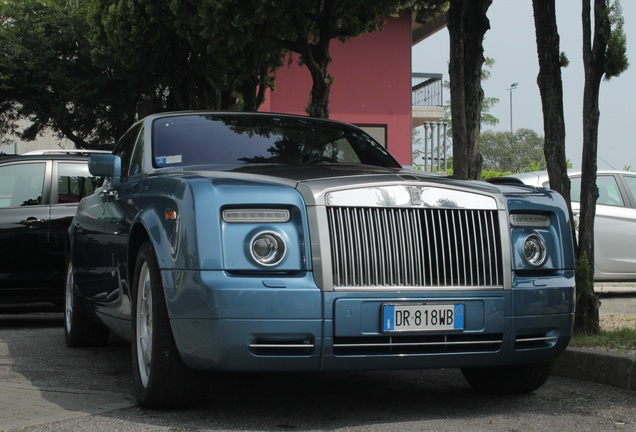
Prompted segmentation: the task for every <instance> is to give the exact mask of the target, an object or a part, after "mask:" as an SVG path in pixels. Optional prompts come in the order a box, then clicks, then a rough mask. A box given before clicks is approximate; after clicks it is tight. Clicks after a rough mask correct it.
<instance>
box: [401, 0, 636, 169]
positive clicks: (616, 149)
mask: <svg viewBox="0 0 636 432" xmlns="http://www.w3.org/2000/svg"><path fill="white" fill-rule="evenodd" d="M621 6H622V8H623V17H624V19H625V24H624V31H625V34H626V36H627V58H628V60H629V62H630V67H629V68H628V69H627V70H626V71H625V72H623V73H622V74H621V75H620V76H618V77H616V78H612V79H611V80H610V81H606V80H603V81H602V82H601V88H600V98H599V103H600V113H601V117H600V124H599V134H598V168H599V169H625V168H630V169H631V170H634V171H636V1H634V0H622V1H621ZM556 7H557V26H558V30H559V36H560V49H561V51H563V52H565V54H566V55H567V57H568V59H569V60H570V64H569V66H568V67H567V68H564V69H562V70H561V74H562V80H563V96H564V102H563V103H564V107H563V110H564V115H565V128H566V138H565V141H566V157H567V158H568V159H569V160H570V161H571V162H572V166H573V168H580V166H581V151H582V141H583V132H582V122H583V120H582V106H583V84H584V75H583V58H582V57H583V52H582V44H583V42H582V40H583V38H582V24H581V1H579V0H557V2H556ZM488 18H489V20H490V30H488V31H487V32H486V35H485V38H484V56H485V57H490V58H492V59H494V61H495V63H494V65H493V67H492V68H491V69H490V73H491V75H490V78H489V79H488V80H486V81H484V82H483V83H482V87H483V89H484V94H485V97H488V98H498V99H499V102H498V103H497V104H496V105H495V106H494V107H493V108H492V109H491V110H490V113H491V114H492V115H494V116H495V117H496V118H498V119H499V123H498V124H497V125H496V126H490V125H485V126H482V130H493V131H510V123H511V118H510V117H511V116H510V107H511V101H510V94H511V90H508V89H510V88H511V84H513V83H518V85H517V87H516V88H515V89H514V90H512V129H513V131H516V130H517V129H520V128H526V129H532V130H534V131H536V132H537V133H538V134H539V135H540V136H543V135H544V132H543V114H542V110H541V95H540V93H539V88H538V86H537V74H538V73H539V63H538V59H537V48H536V39H535V33H534V18H533V12H532V1H531V0H494V1H493V3H492V5H491V6H490V8H489V9H488ZM448 51H449V42H448V30H447V29H445V28H444V29H442V30H440V31H439V32H437V33H435V34H434V35H432V36H430V37H428V38H427V39H425V40H423V41H422V42H420V43H418V44H417V45H415V46H414V47H413V51H412V56H413V59H412V65H413V66H412V69H413V72H427V73H442V74H443V75H444V80H445V81H446V80H448V57H449V55H448ZM444 91H445V94H444V100H445V101H448V100H449V99H450V95H449V92H448V90H446V89H445V90H444Z"/></svg>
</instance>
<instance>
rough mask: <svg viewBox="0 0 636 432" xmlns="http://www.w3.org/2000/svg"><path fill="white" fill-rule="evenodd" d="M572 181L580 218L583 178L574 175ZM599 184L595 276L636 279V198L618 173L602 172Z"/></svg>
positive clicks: (597, 182)
mask: <svg viewBox="0 0 636 432" xmlns="http://www.w3.org/2000/svg"><path fill="white" fill-rule="evenodd" d="M635 179H636V178H635ZM571 181H572V189H571V190H572V200H573V201H574V200H575V199H576V201H577V202H573V203H572V210H573V211H574V214H575V217H576V220H577V222H578V213H579V203H578V201H579V195H580V183H581V179H580V177H573V178H572V179H571ZM630 181H636V180H630ZM596 185H597V187H598V190H599V197H598V199H597V201H596V218H595V219H594V267H595V268H594V279H595V280H597V281H603V280H636V254H635V253H634V248H633V245H634V244H636V209H634V206H633V199H632V198H631V197H630V196H629V194H628V193H627V189H626V188H625V186H624V182H623V180H622V179H621V176H620V175H619V174H599V175H597V177H596ZM635 186H636V185H635ZM635 191H636V190H635Z"/></svg>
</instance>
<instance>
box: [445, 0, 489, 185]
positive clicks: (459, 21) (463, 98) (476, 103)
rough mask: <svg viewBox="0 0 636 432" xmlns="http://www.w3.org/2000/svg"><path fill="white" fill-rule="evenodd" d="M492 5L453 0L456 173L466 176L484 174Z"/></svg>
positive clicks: (484, 0) (451, 70) (477, 0)
mask: <svg viewBox="0 0 636 432" xmlns="http://www.w3.org/2000/svg"><path fill="white" fill-rule="evenodd" d="M491 4H492V0H450V7H449V10H448V33H449V36H450V61H449V67H448V71H449V77H450V83H451V88H450V93H451V118H452V122H453V163H454V176H455V177H458V178H462V179H479V178H480V177H481V162H482V161H481V155H480V154H479V135H480V129H481V126H480V118H481V109H482V102H483V99H484V91H483V89H482V88H481V77H482V66H483V64H484V48H483V39H484V35H485V34H486V32H487V31H488V30H489V29H490V21H489V20H488V17H487V16H486V12H487V11H488V8H489V7H490V5H491Z"/></svg>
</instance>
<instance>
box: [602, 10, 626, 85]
mask: <svg viewBox="0 0 636 432" xmlns="http://www.w3.org/2000/svg"><path fill="white" fill-rule="evenodd" d="M609 22H610V24H611V30H610V33H609V37H608V38H607V50H606V51H605V79H606V80H610V79H611V78H614V77H617V76H619V75H620V74H621V73H623V72H625V71H626V70H627V68H628V67H629V62H628V61H627V36H626V35H625V31H624V30H623V25H624V19H623V8H622V7H621V4H620V2H619V1H618V0H616V1H615V2H614V3H612V4H611V5H610V12H609Z"/></svg>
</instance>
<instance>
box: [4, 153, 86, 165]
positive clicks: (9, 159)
mask: <svg viewBox="0 0 636 432" xmlns="http://www.w3.org/2000/svg"><path fill="white" fill-rule="evenodd" d="M88 156H89V155H88V154H38V155H36V154H29V155H27V154H21V155H2V157H0V163H2V164H4V163H7V162H20V161H22V162H23V161H45V160H76V161H77V160H79V161H88Z"/></svg>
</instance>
